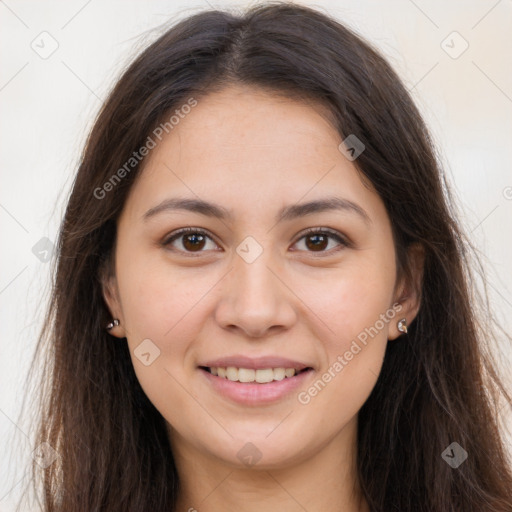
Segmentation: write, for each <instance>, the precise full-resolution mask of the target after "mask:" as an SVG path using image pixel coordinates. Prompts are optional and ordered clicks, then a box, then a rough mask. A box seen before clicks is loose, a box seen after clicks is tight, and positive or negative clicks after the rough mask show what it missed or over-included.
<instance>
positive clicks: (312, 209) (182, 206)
mask: <svg viewBox="0 0 512 512" xmlns="http://www.w3.org/2000/svg"><path fill="white" fill-rule="evenodd" d="M178 210H185V211H190V212H194V213H199V214H201V215H205V216H206V217H213V218H216V219H220V220H227V221H232V220H233V213H232V211H231V210H228V209H227V208H224V207H223V206H221V205H218V204H215V203H210V202H208V201H203V200H202V199H192V198H179V197H174V198H169V199H165V200H163V201H162V202H161V203H160V204H158V205H156V206H154V207H153V208H150V209H149V210H148V211H147V212H146V213H145V214H144V215H143V216H142V219H143V221H147V220H148V219H150V218H152V217H154V216H156V215H157V214H159V213H162V212H172V211H178ZM334 210H338V211H340V210H341V211H346V212H349V213H355V214H357V215H358V216H360V217H361V218H362V219H363V220H364V221H365V222H366V223H367V224H371V219H370V216H369V215H368V214H367V213H366V212H365V210H363V208H361V206H359V205H358V204H357V203H354V202H353V201H350V200H348V199H344V198H341V197H326V198H323V199H317V200H315V201H309V202H307V203H300V204H293V205H289V206H285V207H283V208H281V210H279V212H278V213H277V215H276V219H275V221H276V223H277V222H283V221H290V220H293V219H296V218H299V217H305V216H306V215H311V214H313V213H321V212H327V211H334Z"/></svg>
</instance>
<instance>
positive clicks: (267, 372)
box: [209, 366, 298, 384]
mask: <svg viewBox="0 0 512 512" xmlns="http://www.w3.org/2000/svg"><path fill="white" fill-rule="evenodd" d="M209 370H210V372H211V374H212V375H217V376H219V377H221V378H222V379H228V380H231V381H233V382H258V383H259V384H265V383H267V382H272V381H274V380H278V381H279V380H283V379H284V378H290V377H293V376H294V375H295V374H296V373H298V372H297V371H296V370H295V368H264V369H259V370H253V369H250V368H235V367H234V366H228V367H227V368H223V367H220V366H219V367H212V368H209Z"/></svg>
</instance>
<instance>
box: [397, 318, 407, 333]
mask: <svg viewBox="0 0 512 512" xmlns="http://www.w3.org/2000/svg"><path fill="white" fill-rule="evenodd" d="M396 326H397V328H398V330H399V331H400V332H403V333H404V334H407V321H406V319H405V318H402V320H400V321H399V322H398V323H397V324H396Z"/></svg>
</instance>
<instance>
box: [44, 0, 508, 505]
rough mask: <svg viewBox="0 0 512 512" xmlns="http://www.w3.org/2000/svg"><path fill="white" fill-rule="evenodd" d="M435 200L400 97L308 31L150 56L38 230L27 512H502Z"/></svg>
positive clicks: (357, 45) (363, 46)
mask: <svg viewBox="0 0 512 512" xmlns="http://www.w3.org/2000/svg"><path fill="white" fill-rule="evenodd" d="M442 180H443V178H442V175H441V172H440V169H439V166H438V163H437V161H436V158H435V150H434V148H433V145H432V142H431V140H430V138H429V134H428V131H427V129H426V127H425V125H424V123H423V121H422V119H421V117H420V115H419V113H418V111H417V109H416V107H415V106H414V104H413V102H412V100H411V98H410V96H409V95H408V93H407V91H406V89H405V88H404V86H403V84H402V83H401V81H400V79H399V78H398V76H397V75H396V74H395V73H394V71H393V70H392V69H391V68H390V66H389V65H388V64H387V63H386V61H385V60H384V59H383V58H382V57H381V56H380V55H379V54H378V53H377V52H376V51H375V50H374V49H373V48H371V46H370V45H369V44H368V43H367V42H364V41H363V40H361V38H359V37H358V36H357V35H355V34H354V33H353V32H351V31H350V30H349V29H347V28H346V27H344V26H343V25H341V24H340V23H339V22H337V21H335V20H332V19H329V18H328V17H326V16H325V15H324V14H321V13H319V12H318V11H315V10H313V9H309V8H306V7H300V6H296V5H293V4H269V5H266V6H265V5H263V6H258V7H255V8H253V9H252V10H250V11H248V12H247V13H246V14H244V15H233V14H229V13H225V12H219V11H209V12H203V13H200V14H197V15H194V16H191V17H189V18H188V19H186V20H184V21H181V22H180V23H178V24H177V25H176V26H174V27H172V28H171V29H170V30H168V31H167V32H166V33H165V34H163V35H162V36H161V37H160V38H159V39H158V40H157V41H156V42H154V43H153V44H152V45H151V46H150V47H149V48H148V49H147V50H145V51H144V52H143V53H142V54H141V55H140V56H139V57H138V58H137V59H136V60H135V61H134V62H133V64H132V65H131V66H130V67H129V68H128V69H127V71H126V72H125V73H124V74H123V76H122V77H121V78H120V80H119V81H118V83H117V85H116V86H115V88H114V90H113V91H112V93H111V94H110V96H109V98H108V100H107V101H106V102H105V104H104V106H103V108H102V111H101V112H100V114H99V117H98V119H97V120H96V123H95V125H94V127H93V129H92V132H91V134H90V136H89V139H88V141H87V145H86V147H85V150H84V153H83V157H82V160H81V164H80V168H79V170H78V174H77V176H76V180H75V183H74V186H73V190H72V192H71V196H70V199H69V204H68V207H67V210H66V214H65V218H64V222H63V225H62V228H61V232H60V237H59V240H58V250H59V258H58V264H57V268H56V275H55V285H54V293H53V297H52V301H51V304H50V309H49V311H48V316H47V320H46V324H45V329H44V330H43V333H42V335H41V340H40V345H39V346H38V353H39V354H40V355H43V354H46V355H47V358H48V359H47V361H46V364H47V370H48V374H47V376H46V377H45V379H44V380H43V386H42V401H41V403H42V420H41V423H40V431H39V437H38V442H39V443H48V444H47V445H45V446H47V447H49V448H48V450H50V448H51V450H54V452H52V453H54V457H52V461H51V463H50V462H49V463H48V464H44V465H43V466H44V471H43V472H42V479H43V485H44V491H45V492H44V504H43V509H44V510H45V511H79V510H83V511H100V510H101V511H109V512H112V511H131V510H133V511H136V510H137V511H141V510H152V511H153V510H154V511H175V510H176V511H178V510H183V511H185V510H189V511H192V510H197V511H200V512H202V511H218V510H244V511H253V510H262V509H263V510H284V511H292V510H307V511H309V512H314V511H319V510H332V511H335V510H340V511H341V510H344V511H382V512H388V511H391V510H397V511H398V510H400V511H429V512H432V511H464V512H467V511H472V510H474V511H479V512H480V511H489V512H490V511H494V512H496V511H510V510H512V498H511V492H510V491H511V488H512V474H511V468H510V465H509V462H508V461H507V456H506V452H505V447H504V443H503V441H502V439H501V438H500V433H499V430H498V423H497V421H498V420H497V417H496V414H495V409H494V407H495V404H496V400H497V399H498V394H499V393H501V394H502V396H504V397H505V398H506V399H507V400H510V396H509V395H508V394H507V390H506V389H505V388H504V386H503V384H502V383H501V382H500V380H499V378H498V376H497V375H496V372H495V369H494V368H495V367H494V366H493V364H492V362H491V360H490V359H488V358H487V356H484V353H485V351H484V349H485V347H483V346H482V345H481V343H482V342H483V341H484V337H483V334H485V335H486V339H487V338H488V336H489V332H487V331H485V332H483V331H482V329H481V327H480V324H479V322H478V320H477V317H476V303H474V298H473V295H472V293H473V292H472V289H471V279H470V278H471V275H470V273H469V271H468V254H467V250H468V249H467V243H466V242H465V240H464V237H463V235H462V233H461V231H460V229H459V227H458V224H457V222H456V220H455V216H454V215H453V214H452V212H451V211H450V209H449V205H448V201H447V198H446V197H445V195H444V189H445V184H444V182H443V181H442ZM40 468H41V464H34V469H35V471H36V473H35V476H37V477H38V478H39V477H40V476H41V475H40V471H41V469H40Z"/></svg>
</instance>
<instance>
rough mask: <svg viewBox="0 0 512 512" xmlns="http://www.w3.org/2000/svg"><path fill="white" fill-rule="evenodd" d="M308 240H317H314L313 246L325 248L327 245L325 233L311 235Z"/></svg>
mask: <svg viewBox="0 0 512 512" xmlns="http://www.w3.org/2000/svg"><path fill="white" fill-rule="evenodd" d="M308 240H315V242H313V244H312V247H313V248H316V249H318V248H320V249H325V247H326V240H327V237H326V236H325V235H310V236H309V237H308ZM306 245H308V247H309V248H311V247H310V246H309V244H306Z"/></svg>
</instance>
